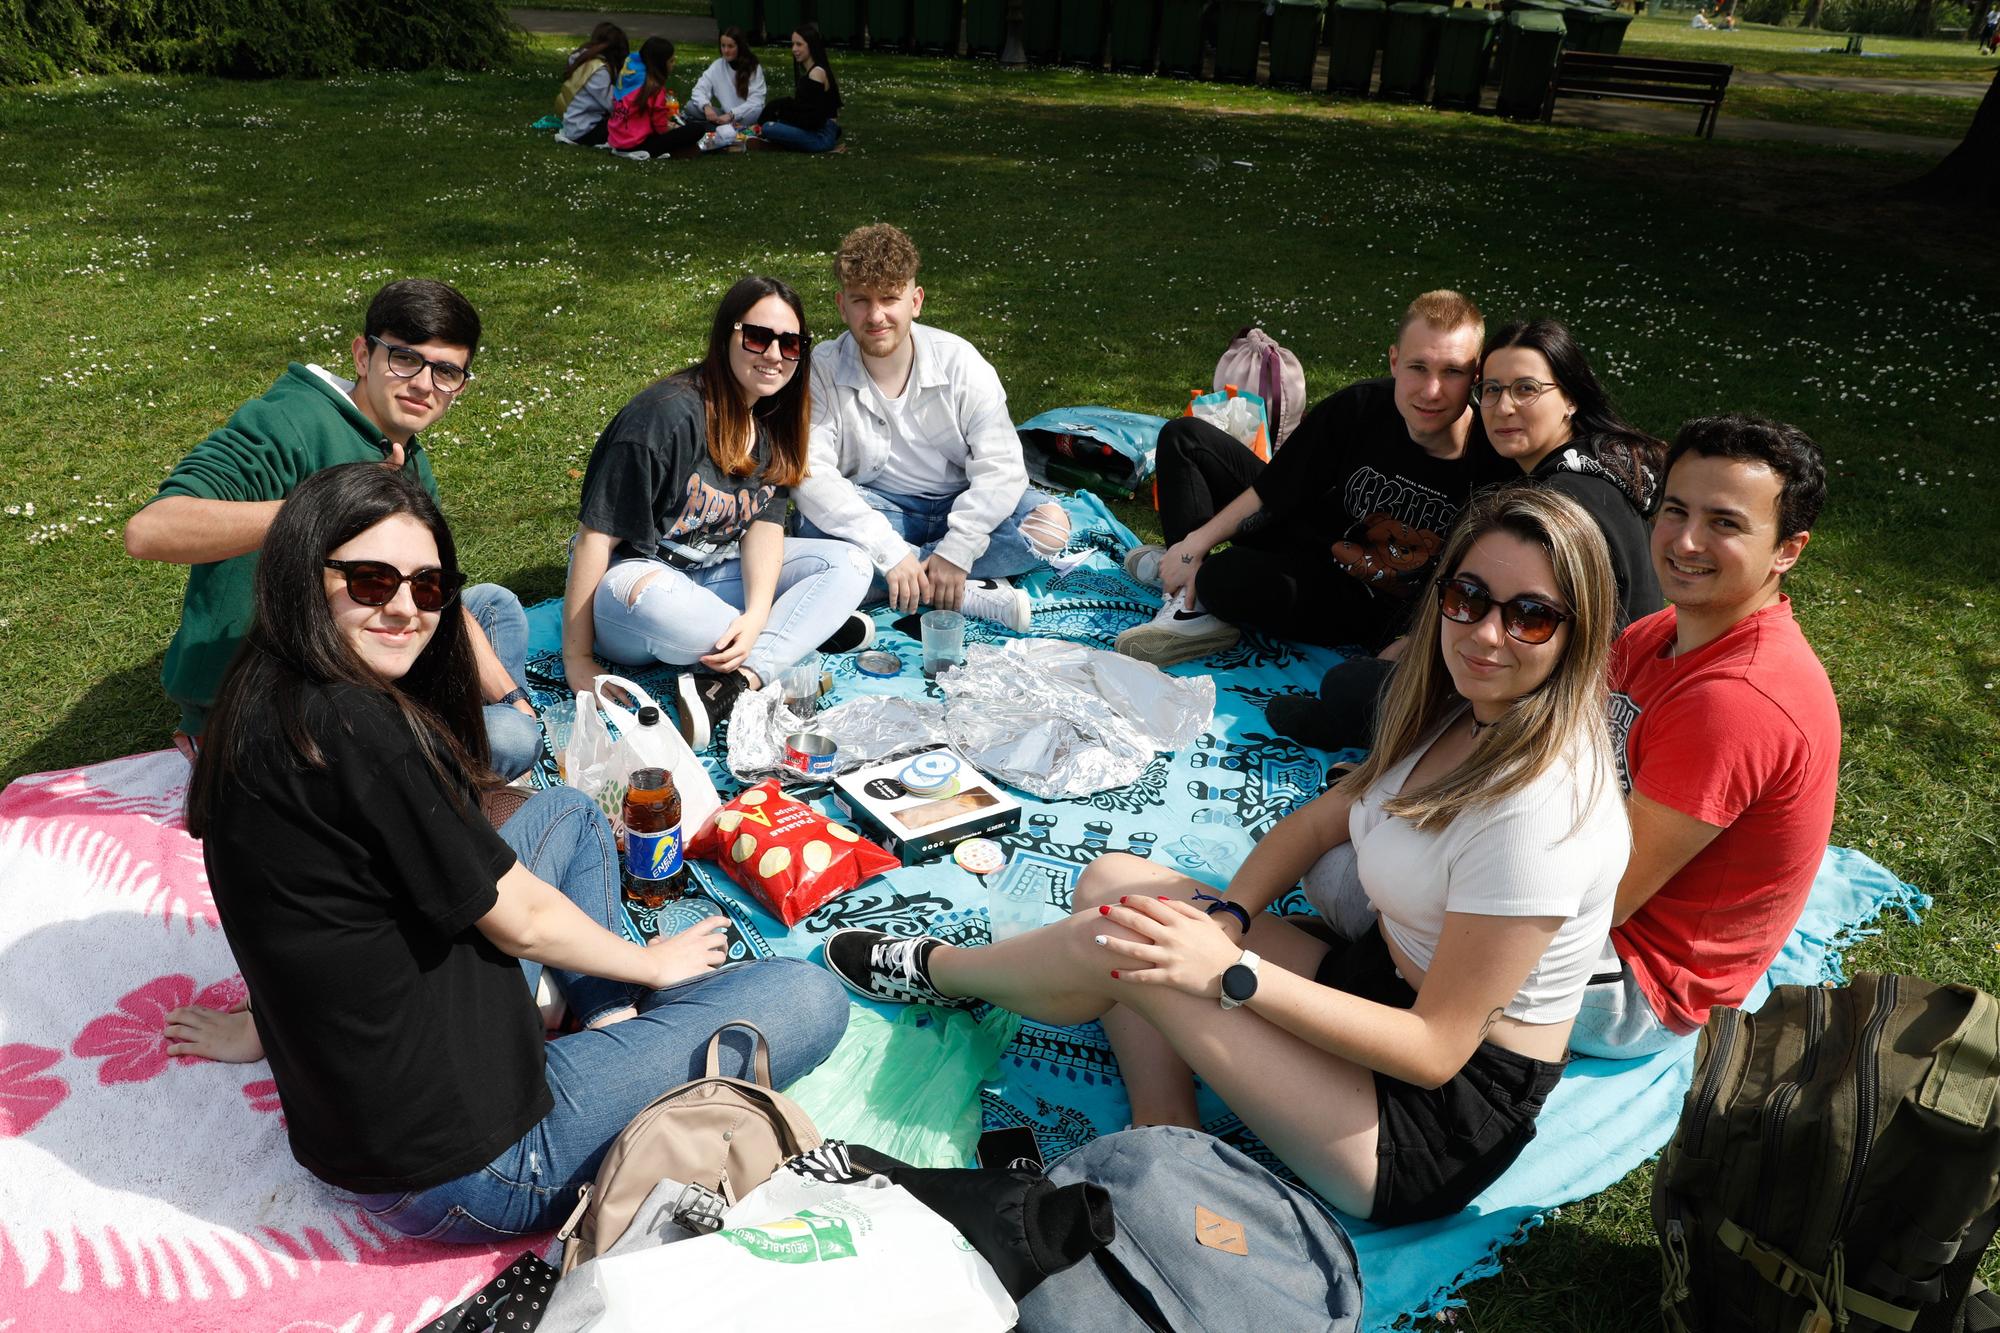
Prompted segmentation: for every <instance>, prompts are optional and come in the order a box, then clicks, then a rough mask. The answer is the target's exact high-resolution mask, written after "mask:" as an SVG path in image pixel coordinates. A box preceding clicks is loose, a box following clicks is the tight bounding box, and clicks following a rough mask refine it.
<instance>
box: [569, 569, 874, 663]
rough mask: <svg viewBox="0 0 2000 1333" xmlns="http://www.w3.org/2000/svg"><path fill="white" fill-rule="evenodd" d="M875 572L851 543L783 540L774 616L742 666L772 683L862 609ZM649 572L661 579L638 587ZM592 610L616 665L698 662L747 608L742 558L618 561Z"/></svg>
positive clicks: (602, 646) (600, 645) (600, 640)
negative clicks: (693, 563) (686, 564)
mask: <svg viewBox="0 0 2000 1333" xmlns="http://www.w3.org/2000/svg"><path fill="white" fill-rule="evenodd" d="M871 573H872V571H871V569H870V567H869V564H868V557H867V556H865V555H863V554H862V553H861V552H860V550H858V549H857V548H855V547H853V546H850V545H848V544H847V543H846V542H837V541H803V540H800V539H799V538H796V537H787V538H786V539H785V553H784V563H783V564H782V565H781V566H780V567H779V570H778V587H777V596H776V599H775V600H774V601H773V602H772V604H771V618H770V619H769V620H768V621H766V622H765V623H764V631H763V633H761V634H759V635H758V636H757V642H756V643H755V644H753V645H752V646H751V649H750V656H749V658H748V659H747V660H746V661H745V662H744V663H743V665H744V666H745V667H748V668H749V669H750V670H751V671H754V672H755V673H756V674H757V679H758V680H760V681H762V682H763V683H765V684H766V685H768V684H770V683H771V682H772V681H774V680H776V679H777V678H778V677H779V676H781V675H783V674H784V671H785V668H787V667H789V666H791V665H792V664H794V663H795V662H797V661H798V660H799V659H800V658H802V657H804V656H805V655H806V654H807V653H809V652H812V651H813V650H814V649H815V648H817V647H819V646H820V644H822V643H824V642H825V641H826V639H827V636H828V635H830V634H832V633H833V632H834V631H835V630H837V629H839V628H840V625H841V622H842V621H844V620H846V619H847V617H848V616H849V615H850V614H852V613H853V611H854V608H855V607H857V606H859V605H861V595H862V593H864V592H865V591H866V590H867V588H868V579H869V577H870V574H871ZM649 575H656V577H654V578H653V579H652V581H651V582H650V583H646V585H645V587H643V588H641V587H639V585H640V583H641V582H643V581H644V580H645V579H646V578H647V577H648V576H649ZM635 590H636V592H635ZM591 613H592V618H593V620H594V621H595V626H596V632H597V651H598V652H600V653H602V654H603V655H604V656H606V657H608V658H610V659H611V660H612V661H614V662H618V663H622V664H624V665H626V666H644V665H646V664H648V663H651V662H665V663H668V664H669V665H672V666H693V665H694V664H695V662H696V661H697V660H698V659H699V658H700V657H701V656H702V655H703V654H705V653H712V652H714V651H715V644H716V640H718V639H720V638H721V637H722V635H723V633H724V632H725V631H726V630H727V629H728V628H729V623H730V622H731V621H733V620H735V619H736V617H738V616H740V615H742V614H743V562H742V561H741V560H734V559H732V560H722V561H718V562H717V563H715V564H713V565H707V566H704V567H703V568H700V569H676V568H674V567H673V566H672V565H669V564H667V563H666V562H664V561H661V560H653V559H638V560H621V561H619V562H618V563H617V564H615V565H613V566H612V567H611V568H610V569H609V570H608V571H606V573H605V575H604V577H603V578H602V579H600V580H599V581H598V584H597V596H596V598H595V600H594V601H593V602H592V603H591Z"/></svg>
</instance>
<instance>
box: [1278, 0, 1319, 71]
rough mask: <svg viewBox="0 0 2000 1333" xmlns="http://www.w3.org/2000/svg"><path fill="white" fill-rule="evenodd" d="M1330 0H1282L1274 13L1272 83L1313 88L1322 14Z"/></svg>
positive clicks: (1279, 0)
mask: <svg viewBox="0 0 2000 1333" xmlns="http://www.w3.org/2000/svg"><path fill="white" fill-rule="evenodd" d="M1325 13H1326V0H1278V8H1277V11H1276V12H1275V13H1273V14H1272V15H1271V82H1272V83H1273V84H1275V85H1277V86H1279V87H1284V88H1310V87H1312V81H1313V64H1314V62H1315V61H1317V60H1318V58H1319V28H1320V16H1321V15H1323V14H1325Z"/></svg>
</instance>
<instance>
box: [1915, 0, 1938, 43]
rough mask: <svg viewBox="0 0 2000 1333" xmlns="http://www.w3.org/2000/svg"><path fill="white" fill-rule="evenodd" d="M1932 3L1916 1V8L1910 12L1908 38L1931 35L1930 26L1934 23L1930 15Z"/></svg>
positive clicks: (1926, 0)
mask: <svg viewBox="0 0 2000 1333" xmlns="http://www.w3.org/2000/svg"><path fill="white" fill-rule="evenodd" d="M1933 3H1934V0H1917V3H1916V7H1915V8H1913V9H1912V10H1911V11H1910V36H1912V37H1928V36H1930V35H1931V26H1932V25H1933V24H1934V23H1935V22H1936V19H1934V18H1933V17H1932V14H1931V9H1932V5H1933Z"/></svg>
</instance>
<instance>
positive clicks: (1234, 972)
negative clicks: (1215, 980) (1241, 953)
mask: <svg viewBox="0 0 2000 1333" xmlns="http://www.w3.org/2000/svg"><path fill="white" fill-rule="evenodd" d="M1222 993H1223V994H1224V995H1227V996H1228V997H1229V998H1230V999H1232V1000H1235V1001H1236V1002H1237V1003H1238V1004H1241V1003H1242V1002H1243V1001H1245V1000H1247V999H1249V998H1250V997H1251V996H1253V995H1255V994H1256V993H1257V974H1256V973H1255V972H1253V971H1251V970H1250V969H1249V968H1247V967H1245V966H1243V964H1241V963H1232V964H1231V965H1230V966H1229V967H1228V968H1226V969H1224V971H1223V973H1222Z"/></svg>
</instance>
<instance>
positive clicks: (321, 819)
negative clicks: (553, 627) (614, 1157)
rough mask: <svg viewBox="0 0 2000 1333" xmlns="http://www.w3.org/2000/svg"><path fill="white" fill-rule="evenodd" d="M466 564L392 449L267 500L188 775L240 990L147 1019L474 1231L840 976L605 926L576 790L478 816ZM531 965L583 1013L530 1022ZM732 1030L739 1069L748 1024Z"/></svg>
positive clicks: (360, 1169)
mask: <svg viewBox="0 0 2000 1333" xmlns="http://www.w3.org/2000/svg"><path fill="white" fill-rule="evenodd" d="M463 581H464V580H463V576H462V575H461V574H460V573H459V572H458V569H457V562H456V553H455V551H454V548H453V544H452V539H451V533H450V530H449V529H448V528H447V527H446V526H445V522H444V519H443V517H442V515H441V514H440V513H439V512H438V509H437V506H436V503H435V502H434V501H432V500H431V498H430V497H429V496H428V495H427V494H426V493H425V492H424V491H423V489H422V488H421V487H420V486H417V485H416V484H415V483H413V482H411V481H409V480H408V479H407V478H405V477H404V476H403V475H401V474H399V473H395V472H390V471H388V470H387V469H384V468H382V467H380V466H377V465H375V464H372V463H353V464H348V465H346V466H342V467H337V468H329V469H327V470H325V471H323V472H320V473H317V474H315V475H314V476H312V477H310V478H308V479H307V480H306V481H305V482H304V483H303V484H301V485H300V486H299V487H298V488H297V489H296V490H294V491H293V492H292V495H291V497H290V499H288V500H287V501H286V502H285V505H284V507H283V508H282V509H281V510H280V511H279V513H278V517H277V519H276V521H275V522H274V523H273V524H272V527H271V531H270V535H269V536H268V537H267V539H266V540H265V544H264V554H263V559H262V562H261V563H260V565H259V567H258V570H257V584H256V608H257V609H256V621H255V624H254V625H253V627H252V629H251V631H250V633H249V635H248V637H247V638H246V639H245V640H244V645H243V648H242V650H241V652H240V653H239V655H238V657H237V659H236V662H235V664H234V666H233V667H232V668H231V671H230V674H229V676H228V678H227V680H226V681H225V682H224V684H223V687H222V693H221V695H220V697H219V698H218V699H217V701H216V707H215V711H214V713H213V714H212V715H211V718H210V721H209V731H208V736H207V738H206V741H207V743H206V744H204V745H203V746H202V750H201V755H200V757H199V758H198V759H197V760H196V762H195V770H194V776H193V779H192V782H191V784H190V786H189V789H188V809H187V823H188V830H189V832H191V833H193V834H194V835H195V836H196V837H197V838H200V839H201V840H202V857H203V860H204V863H205V864H206V866H207V869H208V876H209V883H210V887H211V889H212V891H213V893H214V896H215V904H216V908H217V911H218V912H219V913H220V915H221V918H222V926H223V930H224V932H225V933H226V934H227V936H228V939H229V945H230V948H231V950H232V951H233V952H234V953H235V956H236V962H237V965H238V967H240V968H241V969H242V973H243V979H244V982H245V983H246V985H247V988H248V991H249V1003H250V1011H249V1012H244V1011H241V1010H239V1011H236V1012H232V1013H227V1014H223V1013H217V1012H216V1011H214V1010H209V1009H200V1008H193V1007H189V1008H183V1009H177V1010H175V1011H174V1012H173V1013H171V1014H170V1015H169V1016H168V1024H167V1029H166V1035H167V1038H168V1041H169V1046H168V1050H169V1051H170V1052H171V1053H173V1054H175V1055H198V1056H207V1057H209V1058H213V1059H220V1060H231V1061H249V1060H256V1059H260V1058H267V1057H268V1059H269V1060H270V1064H271V1075H272V1078H273V1079H274V1080H275V1081H276V1083H277V1087H278V1097H279V1100H280V1101H281V1102H282V1103H283V1106H284V1111H285V1120H286V1131H287V1133H288V1134H289V1135H290V1138H291V1146H292V1152H293V1155H294V1156H295V1157H297V1158H298V1160H299V1162H300V1164H301V1165H303V1166H305V1167H306V1169H307V1170H309V1171H311V1172H312V1173H313V1174H314V1175H316V1176H318V1177H319V1178H320V1179H321V1180H323V1181H325V1182H327V1183H328V1184H330V1185H333V1186H336V1187H338V1188H340V1189H342V1190H345V1191H348V1192H350V1193H351V1194H353V1195H354V1196H356V1199H355V1201H356V1202H357V1203H359V1205H360V1207H361V1208H362V1209H363V1210H364V1211H365V1212H366V1213H367V1214H368V1215H369V1216H370V1217H371V1218H373V1219H374V1220H375V1221H377V1222H380V1223H381V1224H382V1225H384V1226H386V1227H388V1228H390V1229H392V1230H394V1231H397V1232H400V1233H402V1234H404V1235H409V1236H418V1237H422V1238H425V1239H431V1240H442V1241H465V1242H473V1243H485V1242H491V1241H494V1240H495V1239H498V1238H504V1237H508V1236H514V1235H523V1234H529V1233H535V1232H541V1231H546V1230H548V1229H549V1228H551V1227H553V1226H555V1225H556V1224H558V1223H559V1222H561V1221H562V1219H563V1218H564V1217H565V1216H566V1215H567V1213H568V1210H569V1209H570V1208H572V1207H573V1206H574V1204H575V1201H576V1198H577V1194H578V1191H579V1190H580V1188H581V1187H582V1186H583V1185H584V1184H586V1183H588V1182H589V1181H590V1180H591V1179H592V1178H594V1176H595V1175H596V1172H597V1167H598V1164H599V1162H600V1161H601V1160H602V1158H603V1155H604V1151H605V1149H606V1148H607V1147H608V1146H609V1145H610V1142H611V1140H612V1139H613V1138H614V1137H615V1136H616V1135H617V1133H618V1132H619V1130H621V1129H622V1128H624V1126H625V1124H626V1122H627V1121H628V1120H630V1119H631V1117H632V1116H633V1115H634V1114H635V1113H636V1112H637V1111H638V1110H639V1109H640V1108H641V1107H643V1106H645V1105H646V1103H647V1102H648V1101H650V1100H652V1099H653V1098H654V1097H657V1096H658V1095H659V1094H660V1093H661V1092H662V1091H664V1090H665V1089H667V1088H670V1087H672V1086H674V1085H675V1084H677V1083H681V1082H684V1081H686V1080H687V1079H689V1078H691V1077H694V1076H696V1075H697V1074H699V1073H700V1072H701V1067H702V1065H703V1063H704V1062H705V1052H706V1046H707V1042H708V1038H709V1036H710V1034H711V1033H713V1032H714V1031H715V1030H716V1029H717V1028H718V1027H720V1026H721V1025H723V1024H724V1023H726V1022H730V1021H733V1020H738V1019H748V1020H749V1021H751V1022H753V1023H756V1024H757V1025H758V1026H759V1027H760V1028H762V1029H763V1031H764V1032H765V1033H767V1034H768V1035H769V1037H770V1042H771V1050H772V1067H773V1070H774V1072H775V1073H776V1076H777V1077H778V1078H779V1079H781V1080H787V1081H788V1080H791V1079H795V1078H797V1077H799V1076H800V1075H802V1074H804V1073H805V1072H806V1071H807V1070H809V1069H811V1068H812V1067H813V1066H814V1065H817V1064H818V1063H819V1062H820V1061H821V1060H822V1059H824V1058H825V1057H826V1054H827V1052H828V1051H830V1050H831V1049H832V1048H833V1045H834V1043H835V1042H836V1041H837V1040H838V1039H839V1037H840V1034H841V1032H842V1030H843V1029H844V1028H845V1026H846V1003H845V1001H844V999H843V998H842V996H841V994H840V991H839V988H838V987H837V986H831V985H827V984H825V983H823V982H822V980H821V979H820V977H819V975H818V969H816V968H812V967H809V966H806V965H804V964H800V963H794V962H786V961H766V962H756V963H750V964H748V965H745V966H741V967H737V968H732V969H729V970H727V971H722V972H717V971H716V970H715V969H716V967H717V965H718V964H719V963H721V962H722V961H723V959H724V944H723V940H722V937H721V936H720V935H718V934H716V933H715V932H716V930H717V929H718V928H720V927H721V926H723V925H724V924H726V923H725V922H724V920H723V919H722V918H720V917H711V918H709V919H708V920H707V921H705V922H703V923H701V924H700V925H698V926H696V927H695V928H694V929H692V930H689V931H687V932H684V933H682V934H680V935H677V936H674V937H673V938H671V939H666V940H657V941H655V942H654V943H652V944H651V945H648V946H646V947H644V948H642V947H640V946H639V945H637V944H633V943H630V942H629V941H627V940H626V939H624V938H621V937H620V935H618V934H617V933H615V932H616V926H615V924H614V922H615V921H616V918H617V914H618V911H619V905H618V898H619V890H618V875H617V871H616V862H615V859H614V857H613V854H612V850H611V837H610V829H609V827H608V826H607V825H606V824H605V822H604V818H603V816H602V814H600V813H599V812H598V811H597V810H596V809H595V807H594V805H593V804H592V803H591V801H590V800H589V799H588V798H587V797H585V796H583V795H582V794H581V793H579V792H576V791H573V790H569V789H566V788H565V789H561V790H558V791H549V792H543V793H540V794H538V795H537V796H535V797H533V798H532V799H531V800H529V802H528V803H527V804H526V805H525V806H523V807H522V808H521V809H520V810H519V811H518V812H516V813H515V815H514V816H513V817H512V818H511V819H509V820H507V821H506V824H505V825H504V827H503V829H502V831H501V832H500V833H495V831H494V830H493V828H492V827H491V826H490V825H489V823H488V822H487V818H486V816H485V815H484V814H483V813H482V811H481V802H480V793H481V788H483V787H486V786H489V785H492V784H493V782H494V779H493V777H492V775H491V773H490V771H489V770H488V768H487V765H486V743H485V732H484V729H483V728H482V727H481V725H480V712H479V698H478V693H477V686H476V680H477V677H476V673H475V670H474V665H473V659H472V656H471V649H470V646H469V644H468V641H467V639H466V634H465V625H464V617H463V616H461V615H460V614H458V611H457V609H456V608H455V607H454V606H453V605H452V603H453V602H454V601H455V599H456V597H457V593H458V589H459V587H460V585H461V584H462V583H463ZM543 876H549V877H551V878H555V879H557V880H559V881H560V884H561V887H560V888H558V887H556V886H554V885H551V884H550V883H548V882H546V881H545V879H544V878H543ZM517 959H518V960H521V961H518V962H517V961H516V960H517ZM524 963H528V964H539V965H541V966H546V967H548V968H549V969H551V971H552V972H553V973H554V978H555V980H556V982H557V984H558V986H559V987H560V988H561V989H562V990H563V991H564V993H565V996H566V998H568V1000H569V1001H570V1003H571V1006H572V1007H573V1008H574V1009H575V1010H576V1011H577V1013H578V1015H579V1016H580V1017H581V1018H583V1019H584V1020H585V1022H586V1024H587V1026H586V1027H585V1030H583V1031H581V1032H577V1033H574V1034H572V1035H570V1036H566V1037H563V1038H561V1039H560V1040H558V1041H555V1042H548V1043H545V1042H544V1040H543V1034H542V1023H541V1021H540V1017H539V1015H538V1014H537V1012H536V1009H535V1004H534V1001H533V998H532V990H531V988H532V986H533V976H534V974H536V973H538V972H539V967H530V968H529V969H528V970H529V972H530V976H529V977H524V976H523V964H524ZM725 1046H726V1047H728V1048H729V1054H730V1059H729V1061H728V1063H730V1064H731V1065H732V1066H733V1067H734V1069H736V1070H747V1069H749V1068H751V1061H750V1055H751V1052H750V1050H749V1046H748V1041H747V1034H744V1033H742V1032H740V1031H732V1032H731V1034H729V1036H728V1037H726V1038H725Z"/></svg>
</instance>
